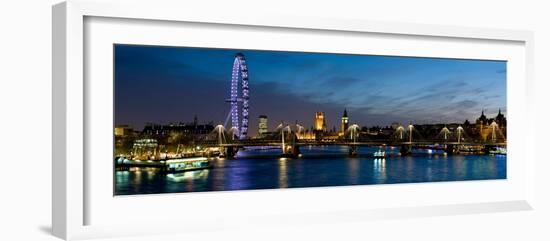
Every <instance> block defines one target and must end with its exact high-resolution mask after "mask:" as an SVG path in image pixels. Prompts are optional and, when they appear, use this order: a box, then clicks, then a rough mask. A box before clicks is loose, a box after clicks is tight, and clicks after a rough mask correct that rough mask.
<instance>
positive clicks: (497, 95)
mask: <svg viewBox="0 0 550 241" xmlns="http://www.w3.org/2000/svg"><path fill="white" fill-rule="evenodd" d="M114 51H115V124H116V125H120V124H128V125H130V126H133V127H135V128H138V129H139V128H142V127H143V125H144V124H145V123H146V122H153V123H169V122H188V121H191V120H193V118H194V116H198V117H199V119H200V120H202V121H213V122H214V124H219V123H223V122H224V121H225V119H226V116H227V114H228V111H229V104H228V103H226V102H225V101H224V100H225V99H227V97H228V96H229V91H228V89H229V84H230V79H231V78H230V77H231V74H230V73H231V68H232V64H233V57H234V55H235V54H236V53H239V52H240V53H243V54H244V55H245V56H246V58H247V64H248V68H249V77H250V82H249V83H250V89H251V93H250V100H251V107H250V134H251V135H256V134H257V132H258V116H260V115H267V116H268V119H269V123H268V125H269V126H268V128H269V129H273V128H274V127H275V126H276V125H278V124H279V123H280V122H281V121H285V122H286V123H294V122H295V121H298V122H299V123H301V124H302V125H304V126H305V127H307V128H309V127H310V126H313V119H314V116H313V114H314V113H315V112H317V111H321V112H325V114H326V121H327V123H326V125H327V128H329V129H331V128H332V127H333V126H334V127H336V129H338V127H339V125H340V117H341V116H342V113H343V111H344V110H345V109H347V111H348V113H349V120H350V123H358V124H360V125H364V126H375V125H379V126H389V125H390V124H391V123H393V122H399V123H401V124H407V123H409V122H414V123H420V124H429V123H460V122H464V120H466V119H468V120H470V122H472V121H473V120H475V118H477V117H478V116H479V115H480V113H481V110H482V109H485V110H486V111H485V114H486V115H487V116H494V115H496V113H497V112H498V110H499V109H501V110H502V112H503V113H506V62H505V61H487V60H457V59H435V58H417V57H392V56H370V55H343V54H322V53H302V52H273V51H262V50H228V49H201V48H185V47H159V46H136V45H115V47H114Z"/></svg>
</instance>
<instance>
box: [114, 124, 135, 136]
mask: <svg viewBox="0 0 550 241" xmlns="http://www.w3.org/2000/svg"><path fill="white" fill-rule="evenodd" d="M133 131H134V130H133V129H132V128H131V127H129V126H128V125H119V126H116V127H115V136H117V137H122V136H127V135H130V134H132V132H133Z"/></svg>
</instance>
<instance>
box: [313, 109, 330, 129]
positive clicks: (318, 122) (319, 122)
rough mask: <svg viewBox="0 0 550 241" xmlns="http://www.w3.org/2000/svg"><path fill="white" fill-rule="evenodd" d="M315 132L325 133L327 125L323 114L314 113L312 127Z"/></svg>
mask: <svg viewBox="0 0 550 241" xmlns="http://www.w3.org/2000/svg"><path fill="white" fill-rule="evenodd" d="M313 129H314V130H315V131H320V132H325V131H327V123H326V120H325V112H315V121H314V127H313Z"/></svg>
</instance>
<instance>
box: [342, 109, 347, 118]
mask: <svg viewBox="0 0 550 241" xmlns="http://www.w3.org/2000/svg"><path fill="white" fill-rule="evenodd" d="M342 117H348V110H347V109H344V115H343V116H342Z"/></svg>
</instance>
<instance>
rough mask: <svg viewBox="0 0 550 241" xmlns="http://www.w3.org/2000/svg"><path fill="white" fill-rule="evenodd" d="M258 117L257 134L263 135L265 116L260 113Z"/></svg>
mask: <svg viewBox="0 0 550 241" xmlns="http://www.w3.org/2000/svg"><path fill="white" fill-rule="evenodd" d="M258 118H259V119H260V120H259V121H258V135H259V136H260V137H263V136H265V135H266V133H267V116H266V115H260V116H259V117H258Z"/></svg>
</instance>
